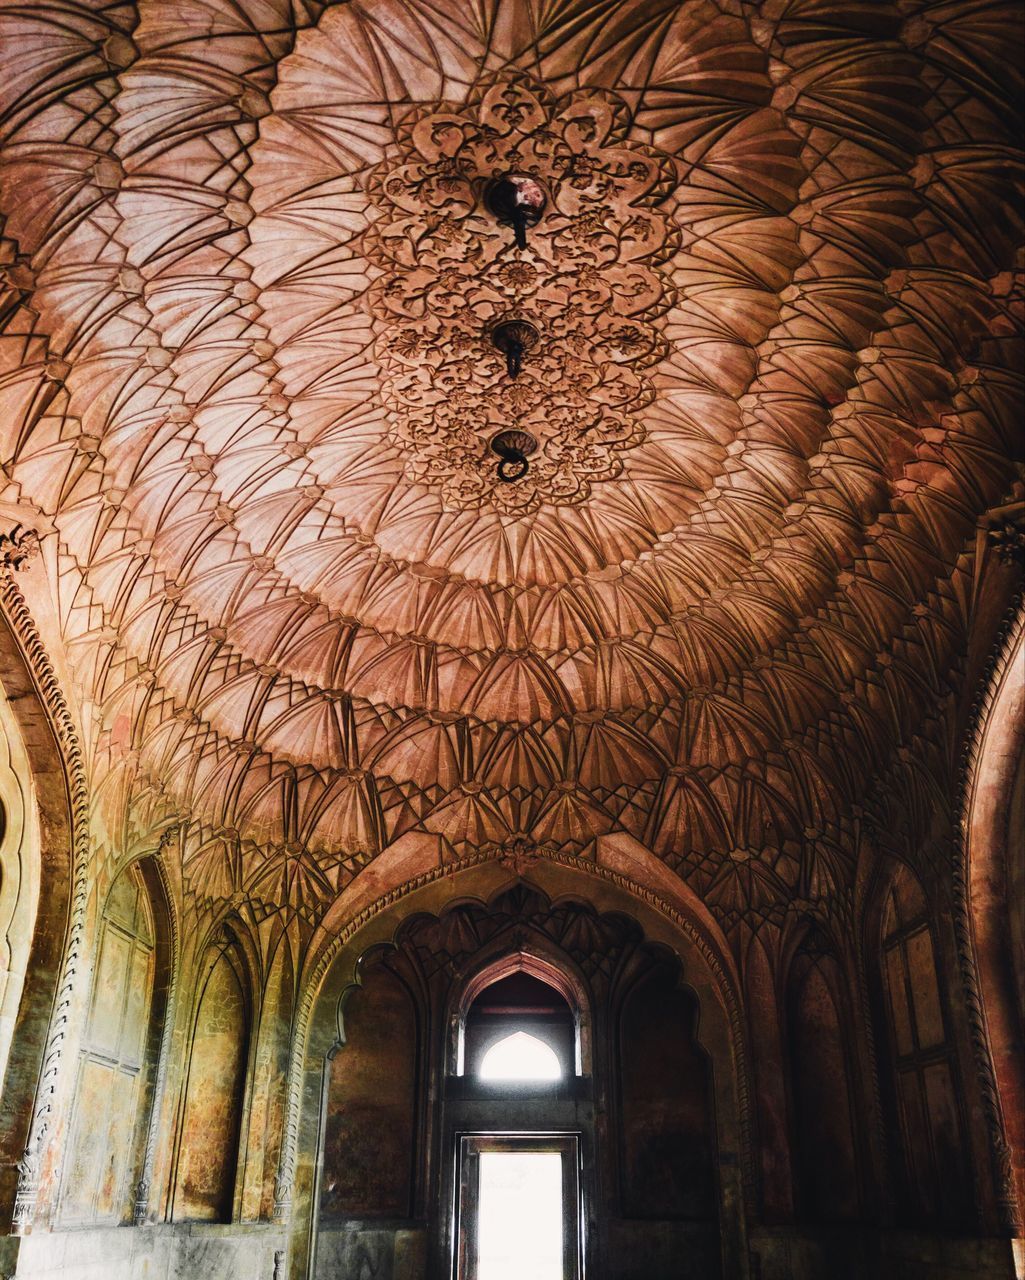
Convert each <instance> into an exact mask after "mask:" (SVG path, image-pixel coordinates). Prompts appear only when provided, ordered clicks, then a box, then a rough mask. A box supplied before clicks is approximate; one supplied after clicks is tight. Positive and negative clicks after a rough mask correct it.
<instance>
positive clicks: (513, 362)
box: [491, 320, 541, 378]
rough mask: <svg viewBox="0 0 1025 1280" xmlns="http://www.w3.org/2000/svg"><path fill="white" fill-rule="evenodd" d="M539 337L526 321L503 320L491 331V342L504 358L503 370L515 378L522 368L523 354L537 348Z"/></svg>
mask: <svg viewBox="0 0 1025 1280" xmlns="http://www.w3.org/2000/svg"><path fill="white" fill-rule="evenodd" d="M540 337H541V335H540V334H539V333H538V331H537V329H536V328H535V327H534V326H533V325H532V324H531V323H530V322H529V321H527V320H503V321H502V322H501V324H496V325H495V327H494V328H493V329H492V330H491V342H492V344H493V345H494V346H495V347H497V349H498V350H499V351H501V352H502V354H503V355H504V356H505V368H506V372H507V373H508V374H509V377H510V378H515V377H516V376H517V375H518V374H519V372H520V370H521V369H522V368H523V355H524V352H526V351H529V350H530V349H531V347H535V346H537V343H538V340H539V339H540Z"/></svg>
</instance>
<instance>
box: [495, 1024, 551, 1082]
mask: <svg viewBox="0 0 1025 1280" xmlns="http://www.w3.org/2000/svg"><path fill="white" fill-rule="evenodd" d="M480 1078H481V1079H482V1080H560V1079H561V1078H562V1064H561V1063H560V1062H559V1058H558V1055H557V1054H556V1052H555V1050H554V1049H553V1048H552V1047H551V1045H547V1044H545V1042H544V1041H543V1040H539V1039H538V1038H537V1036H531V1035H528V1034H527V1033H526V1031H514V1032H513V1033H512V1035H509V1036H506V1037H505V1039H504V1040H499V1041H498V1042H497V1043H496V1044H493V1045H492V1046H491V1048H490V1049H489V1050H488V1051H487V1053H485V1055H484V1057H483V1058H482V1059H481V1064H480Z"/></svg>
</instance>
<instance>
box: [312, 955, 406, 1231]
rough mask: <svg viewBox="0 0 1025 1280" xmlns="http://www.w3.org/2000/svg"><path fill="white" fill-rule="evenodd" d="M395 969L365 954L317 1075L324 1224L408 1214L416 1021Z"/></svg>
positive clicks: (380, 957) (387, 957) (384, 959)
mask: <svg viewBox="0 0 1025 1280" xmlns="http://www.w3.org/2000/svg"><path fill="white" fill-rule="evenodd" d="M390 959H391V960H392V963H389V960H390ZM399 969H400V966H397V965H396V964H395V963H394V957H393V956H390V955H389V953H387V952H385V951H382V950H377V951H376V952H375V953H372V954H371V955H369V956H367V957H365V959H364V961H363V964H362V965H361V982H360V984H359V985H358V986H357V987H355V988H354V989H352V990H351V991H350V992H349V993H348V994H347V997H346V1000H345V1005H344V1010H343V1013H342V1026H343V1037H344V1039H343V1041H342V1043H340V1044H339V1045H338V1046H337V1047H336V1048H335V1049H334V1050H333V1051H332V1053H331V1055H330V1065H329V1066H328V1069H327V1073H326V1075H327V1078H326V1081H325V1101H324V1121H323V1124H324V1131H323V1143H322V1150H321V1160H322V1165H323V1171H324V1172H323V1177H322V1180H321V1187H320V1205H319V1213H320V1217H321V1220H322V1221H323V1222H324V1223H341V1222H345V1221H346V1220H349V1219H355V1220H359V1221H365V1220H375V1219H395V1218H398V1219H410V1218H412V1216H413V1203H412V1197H413V1192H414V1164H415V1160H416V1157H417V1154H418V1143H417V1142H416V1134H417V1129H418V1124H417V1101H418V1094H419V1070H418V1068H419V1058H420V1053H421V1045H420V1027H419V1019H418V1017H417V1006H416V1001H415V999H414V996H413V993H412V992H411V991H410V989H409V986H408V984H407V983H406V982H405V981H404V979H403V976H402V974H401V972H400V971H399ZM358 1247H359V1245H358V1244H357V1245H356V1248H357V1249H358Z"/></svg>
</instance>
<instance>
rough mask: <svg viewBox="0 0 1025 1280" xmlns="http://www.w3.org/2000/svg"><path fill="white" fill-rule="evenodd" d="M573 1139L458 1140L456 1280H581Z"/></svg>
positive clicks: (491, 1137) (480, 1137) (576, 1159)
mask: <svg viewBox="0 0 1025 1280" xmlns="http://www.w3.org/2000/svg"><path fill="white" fill-rule="evenodd" d="M579 1159H580V1155H579V1141H578V1136H577V1135H576V1134H550V1135H540V1134H530V1135H525V1136H519V1135H495V1134H472V1135H463V1136H462V1138H461V1139H460V1155H459V1168H460V1179H459V1193H460V1194H459V1199H460V1204H459V1255H458V1256H459V1269H458V1280H523V1278H524V1277H525V1276H530V1277H531V1280H579V1276H580V1190H579V1185H580V1184H579Z"/></svg>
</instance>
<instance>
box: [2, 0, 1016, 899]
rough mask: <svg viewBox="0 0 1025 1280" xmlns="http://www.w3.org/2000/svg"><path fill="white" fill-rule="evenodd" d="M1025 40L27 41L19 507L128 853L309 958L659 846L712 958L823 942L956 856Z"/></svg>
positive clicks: (190, 37)
mask: <svg viewBox="0 0 1025 1280" xmlns="http://www.w3.org/2000/svg"><path fill="white" fill-rule="evenodd" d="M1020 19H1021V9H1020V6H1018V5H1015V4H1010V3H1008V4H999V3H982V4H980V3H977V2H976V0H949V2H947V3H943V4H921V5H919V4H917V3H908V4H903V3H902V4H891V3H885V2H881V3H878V4H873V5H871V6H866V5H862V4H849V3H847V4H845V3H839V2H837V0H832V2H830V3H826V0H771V3H766V4H760V5H756V6H751V5H744V4H740V3H735V2H734V0H720V2H719V3H712V0H695V2H688V3H687V4H680V3H670V2H669V0H621V2H620V3H615V4H610V3H605V2H604V0H595V2H594V3H587V4H584V5H581V4H579V3H572V4H571V3H568V0H555V2H554V3H550V4H546V5H543V6H538V5H535V4H533V3H529V2H528V0H486V3H482V4H472V5H471V4H468V3H467V4H456V5H445V6H440V7H439V6H437V5H433V4H429V3H426V2H425V0H360V2H359V3H350V4H327V5H325V4H321V3H313V0H294V3H291V4H289V5H285V6H280V5H265V4H256V3H248V2H246V3H234V2H229V0H160V3H157V0H141V3H138V4H137V5H135V6H134V7H133V6H132V5H130V4H125V5H118V6H108V5H102V6H101V5H99V4H95V5H93V4H89V3H86V2H85V0H63V2H62V3H61V4H56V3H40V4H35V5H32V6H24V5H20V6H19V5H16V6H13V7H11V8H9V9H8V10H7V14H6V26H7V31H6V36H7V39H8V41H10V42H12V43H10V45H9V47H11V48H15V49H16V50H17V56H16V57H15V58H13V59H11V60H10V62H11V68H10V74H9V76H8V78H7V80H6V81H5V82H4V84H3V85H0V110H2V113H3V114H2V140H3V155H2V165H3V179H4V184H5V190H6V192H7V198H6V205H5V210H4V211H5V216H6V223H5V235H6V239H5V240H4V242H3V255H4V256H3V258H2V261H3V264H4V265H3V277H4V294H3V309H2V312H0V316H2V324H3V329H2V333H0V360H2V361H3V369H2V372H0V431H2V434H3V450H2V458H3V465H4V475H5V490H4V493H3V498H4V500H5V501H8V502H10V503H15V502H17V503H20V504H21V507H22V510H23V511H25V512H26V513H28V512H30V511H31V509H33V508H34V509H35V511H36V512H37V513H38V516H39V521H38V523H39V527H40V529H43V530H45V529H48V528H51V527H54V528H55V529H56V531H57V532H56V537H55V538H54V539H52V542H54V543H56V544H57V548H56V550H55V552H54V553H53V554H51V555H50V558H49V559H48V560H47V561H46V562H47V564H48V566H50V569H51V571H52V573H53V574H54V590H55V596H56V607H57V613H58V617H59V620H60V625H61V627H62V629H63V634H64V638H65V644H66V648H67V658H68V663H69V665H70V669H71V670H72V671H73V674H74V679H75V681H76V684H77V686H78V692H79V695H80V700H81V704H82V707H83V721H84V724H85V726H86V729H87V733H88V736H89V760H90V766H91V769H92V772H93V785H94V793H95V795H96V797H97V818H98V821H99V823H100V827H101V829H102V830H105V831H106V833H107V838H109V839H110V840H112V841H118V840H122V839H127V838H128V835H129V834H131V835H132V838H141V837H140V833H145V832H146V831H148V830H158V829H162V828H163V827H165V826H166V824H167V823H168V821H170V820H171V819H175V820H178V821H180V822H181V832H182V834H181V839H180V848H181V851H182V856H183V857H184V859H185V871H186V876H187V880H188V883H189V885H190V886H191V889H192V891H193V892H194V893H195V894H196V895H198V896H199V897H200V898H202V899H217V898H224V897H230V896H231V895H232V894H233V893H239V892H245V893H247V894H248V895H249V896H250V897H251V898H254V899H261V900H264V901H266V902H268V903H287V904H289V905H291V906H292V907H294V908H295V909H297V910H299V911H301V912H302V913H303V914H305V915H308V916H314V915H316V914H317V913H318V912H319V911H320V910H321V909H322V907H323V904H324V903H325V902H326V901H328V900H330V899H331V897H332V896H333V895H334V894H336V893H337V892H338V890H339V888H340V887H341V886H343V885H344V884H345V883H346V882H347V881H348V880H349V879H351V878H352V876H353V875H355V874H357V873H358V871H359V870H360V868H361V867H363V866H364V865H366V863H367V862H368V861H369V860H371V859H373V858H374V857H375V856H376V855H377V854H378V853H379V852H380V850H381V849H382V848H384V847H385V846H386V845H388V844H389V843H391V842H393V841H395V840H396V839H398V838H400V837H402V836H404V835H405V834H407V833H410V832H417V831H419V832H427V833H434V834H436V835H437V836H439V837H440V838H441V841H442V844H443V847H444V849H445V856H448V857H458V856H459V855H460V854H461V853H463V852H465V851H468V850H471V849H473V848H475V847H476V846H479V845H482V844H484V845H488V844H503V843H507V842H511V843H516V842H522V841H528V842H533V843H547V844H553V845H560V846H569V847H572V848H573V849H574V850H581V851H586V849H587V847H588V844H589V843H590V841H591V840H593V838H594V836H595V835H597V834H601V833H604V832H606V831H612V830H626V831H628V832H630V833H631V834H633V835H634V836H636V837H637V838H638V839H641V840H644V841H645V842H646V843H648V844H649V845H650V847H652V848H653V849H655V850H657V851H658V853H659V854H660V856H662V857H663V858H664V859H665V860H666V862H667V863H668V864H669V865H670V866H671V867H673V868H674V869H675V870H676V871H677V872H678V873H679V874H680V875H681V876H684V877H686V878H687V879H688V880H690V881H691V883H692V884H693V885H694V886H695V887H696V888H697V889H698V890H699V891H700V892H701V893H702V894H703V895H704V896H705V897H706V899H707V900H708V902H709V903H710V904H711V906H712V907H713V908H714V909H715V910H716V911H717V912H718V913H719V914H720V916H721V918H722V919H724V920H725V921H726V922H727V923H733V922H736V921H738V920H740V919H744V918H748V919H755V920H757V919H767V918H774V917H775V916H778V914H779V913H780V912H781V911H782V910H783V909H784V906H785V904H786V902H787V901H788V900H791V899H793V898H795V897H796V898H798V899H801V900H823V901H826V902H835V903H841V902H842V901H843V900H844V899H845V895H846V894H847V893H848V891H849V886H850V883H851V868H852V863H853V858H854V854H855V849H856V844H857V840H856V835H855V825H856V821H857V818H858V815H859V814H863V813H864V812H866V811H870V812H873V813H876V814H877V815H878V819H879V821H881V822H883V823H884V824H886V823H888V822H889V815H890V814H892V813H896V812H900V813H901V814H903V815H904V817H903V819H902V821H903V823H904V825H905V829H906V830H907V831H910V829H911V828H912V827H915V825H916V824H917V827H920V828H922V829H927V828H928V825H929V823H930V822H931V821H932V815H933V814H934V813H935V810H936V805H937V804H940V805H943V804H949V796H950V795H951V794H952V790H953V788H952V785H951V777H952V769H953V765H954V762H953V760H952V758H951V756H952V754H953V746H952V744H953V742H954V741H955V740H956V736H957V735H956V727H955V722H956V716H957V714H958V710H957V692H958V680H959V678H960V671H961V656H962V655H963V653H964V651H965V644H966V635H967V630H968V626H969V621H970V611H971V607H972V605H971V582H970V573H969V569H968V565H967V561H966V560H965V554H964V553H965V551H966V548H968V547H970V546H971V545H972V539H973V536H974V530H975V527H976V523H977V521H978V518H979V516H980V514H981V513H982V512H984V511H985V510H986V509H987V508H988V507H990V506H993V505H994V504H997V503H1000V502H1006V501H1007V500H1008V496H1009V494H1012V493H1013V488H1014V485H1015V484H1016V483H1017V482H1018V481H1019V479H1020V463H1021V459H1020V444H1021V441H1020V431H1019V420H1020V412H1021V404H1022V397H1021V385H1020V375H1019V372H1018V371H1019V369H1020V364H1019V362H1018V356H1017V354H1016V353H1017V351H1018V347H1017V345H1016V344H1017V343H1018V340H1019V338H1020V333H1021V325H1022V286H1021V274H1020V260H1019V259H1018V258H1016V253H1017V252H1018V248H1019V244H1020V220H1019V217H1018V213H1017V201H1018V197H1019V192H1020V182H1021V179H1020V169H1019V168H1018V167H1016V166H1018V165H1019V164H1020V152H1019V151H1018V138H1019V137H1020V116H1021V103H1022V95H1021V86H1020V84H1019V83H1015V82H1013V75H1014V71H1013V68H1014V67H1015V66H1016V65H1017V58H1016V51H1017V49H1018V47H1019V42H1020V36H1019V33H1018V26H1019V25H1020ZM502 112H505V113H506V114H505V116H504V117H503V116H502ZM514 153H515V156H516V165H517V166H520V165H521V163H522V165H523V166H525V167H526V168H527V169H530V168H531V167H532V166H533V167H537V168H538V170H539V173H540V175H541V176H543V178H544V179H545V181H546V182H547V183H548V185H549V189H550V193H551V197H552V199H551V204H550V210H551V211H550V213H549V215H548V218H547V219H546V221H544V222H543V223H542V224H541V225H540V226H539V227H538V228H536V229H535V230H534V232H533V233H532V237H531V241H530V245H529V247H528V249H527V250H526V251H519V250H516V249H515V248H514V247H512V245H511V238H510V235H509V233H508V232H507V231H504V230H499V229H498V228H496V227H494V226H493V225H492V224H491V223H490V222H489V221H488V220H487V219H486V217H485V216H484V215H483V213H482V206H481V203H480V191H481V188H482V185H483V183H484V181H486V180H487V178H488V177H490V176H492V174H493V173H494V172H495V171H496V170H497V169H500V168H504V167H506V166H508V165H510V164H511V163H512V159H513V155H514ZM585 177H586V180H587V183H589V185H586V186H585V185H583V184H584V182H585ZM599 197H600V198H599ZM513 304H515V307H516V308H519V309H522V310H523V311H524V312H525V313H527V314H531V315H534V316H536V317H537V318H538V319H539V320H540V322H541V328H542V331H543V334H544V338H543V345H542V348H541V349H540V350H539V352H538V353H537V359H536V363H535V364H533V365H528V366H527V368H525V370H524V374H523V375H522V382H521V381H520V380H517V383H516V384H510V383H508V382H507V381H506V380H503V377H502V376H501V369H500V365H499V364H498V362H497V360H498V358H497V356H494V355H492V354H491V353H490V351H489V350H488V348H487V346H486V343H485V341H484V339H483V337H482V333H483V330H484V328H485V327H486V325H487V323H489V321H490V319H491V318H492V316H493V314H495V313H497V311H498V310H499V309H500V308H502V307H509V308H510V309H512V308H513ZM501 418H508V419H515V420H518V421H528V422H530V423H531V424H533V426H532V429H534V428H536V430H537V433H538V434H539V435H540V436H541V437H542V438H543V441H544V444H543V448H542V452H541V456H540V457H539V458H538V461H537V464H536V466H535V468H534V470H533V471H532V472H531V477H532V479H531V483H530V484H529V485H528V486H527V487H525V488H522V489H518V488H517V487H516V486H513V485H507V486H502V487H501V490H499V488H498V487H496V486H495V485H494V484H493V483H492V482H491V479H490V475H491V473H490V471H489V470H487V469H486V468H483V464H482V462H481V459H483V457H484V440H485V439H486V435H487V427H486V425H485V424H487V423H492V422H494V423H497V422H498V421H499V419H501ZM44 558H45V557H44ZM926 741H930V742H932V743H934V744H942V743H948V744H951V745H950V746H949V747H948V748H947V749H946V754H945V753H944V749H943V748H942V747H940V746H938V745H934V746H933V747H932V748H928V749H927V748H926V746H925V745H924V743H925V742H926ZM945 797H946V798H945ZM891 825H894V826H896V824H891ZM917 827H916V829H917ZM893 835H894V838H895V839H900V838H902V831H901V830H895V831H894V832H893ZM909 838H910V836H909Z"/></svg>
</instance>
